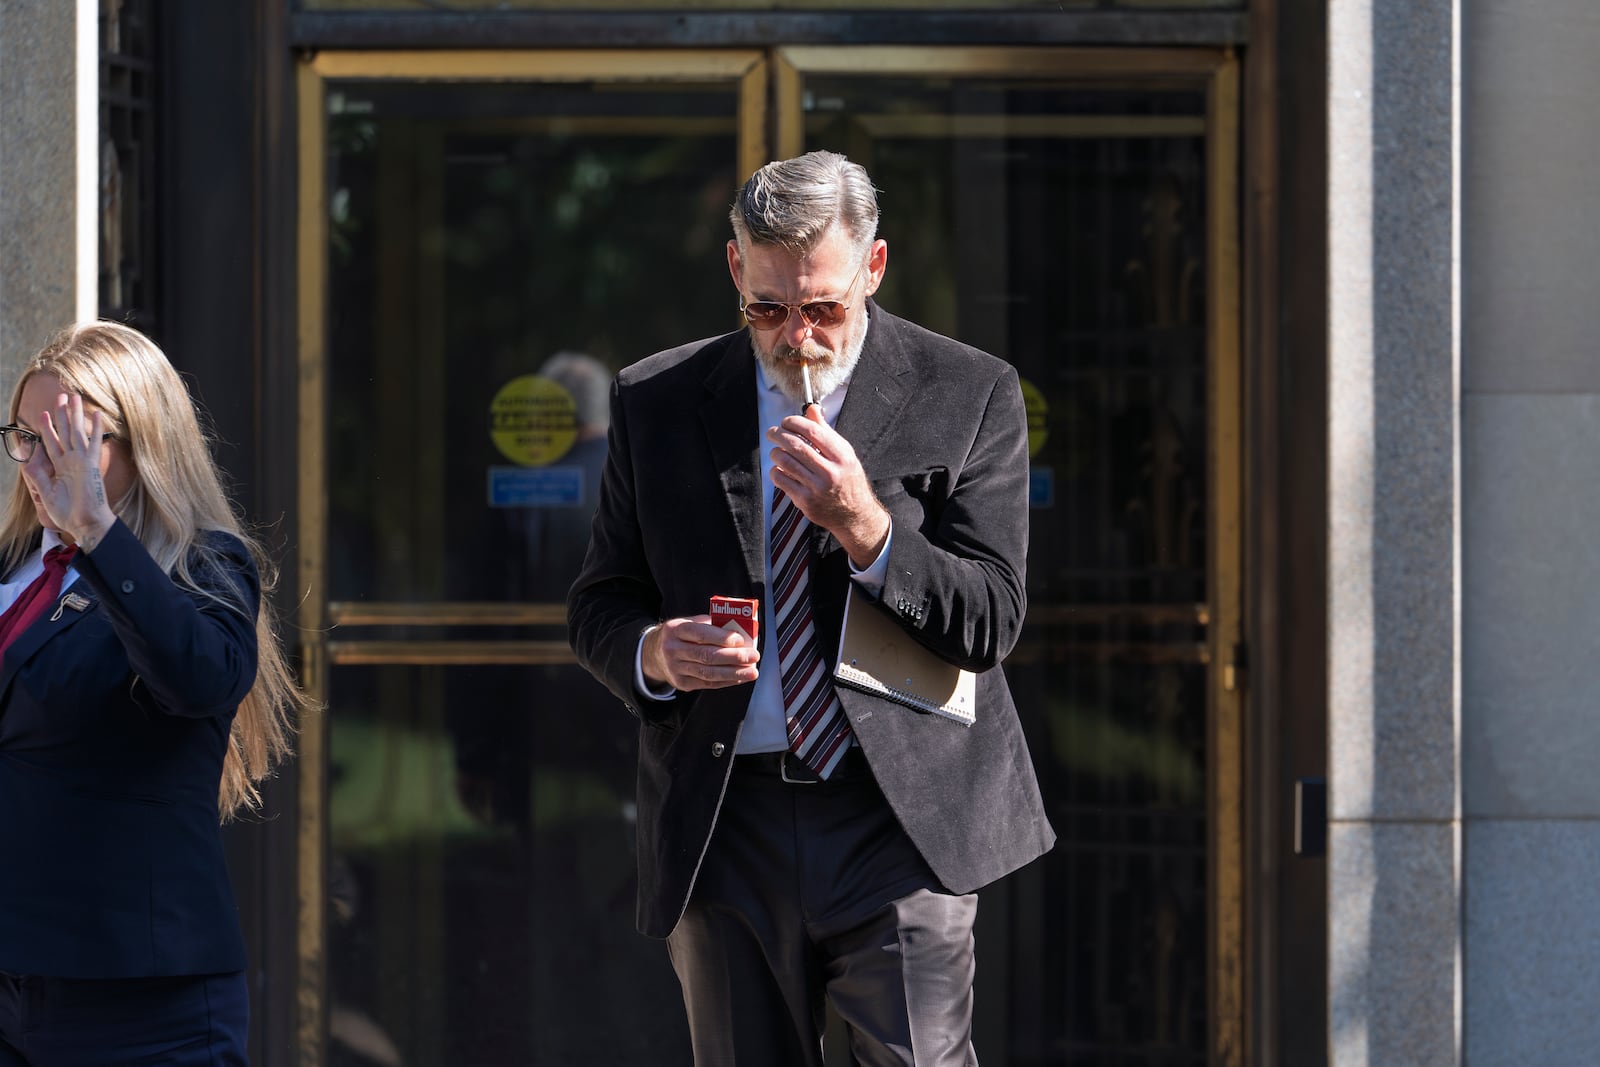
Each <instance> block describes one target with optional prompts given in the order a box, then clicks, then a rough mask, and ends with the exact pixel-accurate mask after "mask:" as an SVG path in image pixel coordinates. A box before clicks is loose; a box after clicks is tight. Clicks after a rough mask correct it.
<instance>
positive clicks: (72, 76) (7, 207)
mask: <svg viewBox="0 0 1600 1067" xmlns="http://www.w3.org/2000/svg"><path fill="white" fill-rule="evenodd" d="M98 21H99V5H98V3H97V2H96V0H0V101H4V102H5V121H4V122H0V249H3V250H4V255H0V367H3V369H4V371H5V372H6V373H5V377H6V378H7V379H8V380H9V377H10V372H11V371H12V370H13V369H14V368H15V367H16V366H17V365H18V363H19V362H20V361H21V360H22V359H25V358H26V357H27V356H29V355H32V354H33V352H34V351H36V350H37V349H38V348H39V346H40V345H41V344H42V343H43V342H44V341H45V340H46V339H47V338H48V337H49V336H50V334H51V333H52V332H54V331H55V330H56V329H58V328H60V327H61V326H64V325H66V324H67V323H69V322H71V321H73V320H75V319H79V318H87V317H91V316H93V314H94V312H95V308H96V304H97V292H96V290H97V276H96V275H97V270H98V261H97V249H96V227H97V225H98V216H99V212H98V210H97V208H96V203H97V200H98V188H97V187H98V160H99V153H98V152H97V150H96V141H97V138H98V132H99V70H100V61H99V51H98V38H97V26H98Z"/></svg>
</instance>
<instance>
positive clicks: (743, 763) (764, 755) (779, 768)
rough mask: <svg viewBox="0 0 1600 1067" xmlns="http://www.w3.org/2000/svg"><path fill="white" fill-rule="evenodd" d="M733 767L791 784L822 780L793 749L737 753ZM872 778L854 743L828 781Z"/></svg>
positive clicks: (859, 749)
mask: <svg viewBox="0 0 1600 1067" xmlns="http://www.w3.org/2000/svg"><path fill="white" fill-rule="evenodd" d="M733 766H734V769H735V770H738V771H741V772H743V773H746V774H759V775H764V776H766V777H768V778H779V779H782V780H783V781H785V782H788V783H789V784H790V785H817V784H819V783H820V782H822V781H823V779H821V778H818V777H817V776H816V773H815V772H814V771H812V770H811V768H810V767H807V766H806V765H805V764H804V763H802V762H801V761H800V757H798V756H796V755H795V754H794V753H793V752H787V751H785V752H749V753H746V754H744V755H742V756H735V757H734V761H733ZM871 777H872V768H871V767H869V766H867V757H866V755H865V754H864V753H863V752H862V751H861V746H860V745H851V746H850V747H849V748H847V749H845V752H844V756H843V757H842V758H841V759H840V760H839V765H838V766H837V767H835V768H834V769H833V773H832V774H830V775H828V777H827V781H829V782H852V781H858V780H860V779H862V778H871Z"/></svg>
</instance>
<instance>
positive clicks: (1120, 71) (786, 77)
mask: <svg viewBox="0 0 1600 1067" xmlns="http://www.w3.org/2000/svg"><path fill="white" fill-rule="evenodd" d="M808 74H831V75H851V76H857V77H870V76H872V75H883V76H896V75H933V76H942V77H952V78H959V77H1004V78H1017V79H1022V78H1048V79H1050V80H1052V81H1055V82H1062V81H1075V82H1082V83H1084V84H1085V85H1086V86H1103V85H1115V86H1129V87H1141V88H1152V89H1154V88H1166V89H1171V88H1186V89H1193V90H1197V91H1202V92H1204V93H1205V99H1206V113H1205V117H1204V120H1203V123H1194V125H1193V126H1185V125H1184V124H1185V123H1188V122H1193V120H1185V119H1181V118H1178V119H1172V118H1152V119H1147V120H1144V122H1145V125H1143V126H1141V127H1140V128H1139V129H1137V130H1134V131H1132V132H1134V133H1135V134H1137V135H1139V136H1152V135H1155V136H1159V135H1163V134H1166V135H1171V134H1190V135H1203V136H1204V137H1205V138H1206V189H1207V202H1206V227H1207V232H1206V257H1207V262H1206V270H1207V277H1208V279H1209V285H1208V287H1207V298H1206V299H1207V306H1206V321H1207V326H1206V362H1207V367H1206V371H1207V382H1208V383H1209V396H1208V400H1207V418H1208V422H1209V426H1210V436H1209V440H1208V442H1207V464H1208V468H1209V470H1208V474H1209V478H1208V482H1207V484H1208V486H1209V489H1210V492H1209V503H1208V526H1209V529H1208V531H1207V532H1208V537H1207V544H1208V546H1209V559H1208V560H1207V581H1208V583H1209V589H1208V591H1207V592H1208V600H1209V603H1208V604H1206V605H1204V606H1202V607H1201V609H1200V610H1201V612H1202V614H1203V615H1205V616H1207V617H1208V618H1207V620H1206V621H1207V622H1208V624H1209V626H1208V630H1207V642H1206V647H1205V649H1204V656H1205V661H1206V662H1207V663H1208V664H1209V665H1210V672H1209V679H1208V683H1207V684H1208V699H1207V714H1208V722H1207V731H1206V733H1207V746H1206V752H1207V755H1206V772H1207V773H1206V778H1207V798H1206V807H1207V826H1208V828H1209V840H1208V848H1207V857H1208V859H1207V867H1208V870H1207V883H1208V884H1207V894H1208V897H1209V902H1210V909H1209V913H1208V914H1209V917H1210V920H1211V926H1210V930H1209V938H1208V944H1207V964H1208V966H1207V971H1208V977H1207V985H1208V993H1209V999H1210V1020H1211V1023H1210V1029H1211V1033H1210V1046H1211V1047H1210V1059H1211V1062H1212V1063H1213V1064H1216V1065H1218V1067H1239V1065H1241V1064H1243V1063H1244V1062H1245V1054H1246V1034H1247V1030H1246V1022H1247V1020H1246V1003H1245V899H1244V886H1245V877H1244V874H1245V871H1244V863H1245V856H1244V774H1245V767H1244V715H1245V705H1244V673H1243V666H1244V653H1243V650H1244V647H1245V645H1244V642H1245V636H1244V619H1243V599H1242V598H1243V588H1244V583H1243V567H1244V555H1243V548H1244V545H1243V536H1244V523H1243V520H1244V514H1243V507H1244V486H1243V479H1244V455H1243V436H1242V431H1243V411H1244V393H1243V351H1242V347H1241V320H1240V316H1241V314H1242V310H1241V303H1240V299H1241V298H1240V286H1241V284H1242V283H1241V271H1240V260H1239V249H1240V243H1239V226H1240V220H1239V206H1238V189H1239V118H1240V115H1239V62H1238V59H1237V57H1236V56H1235V55H1234V54H1233V52H1232V50H1231V49H1199V48H1181V49H1180V48H1150V49H1112V48H998V47H971V48H968V47H959V46H955V47H900V46H869V47H860V48H850V47H838V48H835V47H828V48H821V47H809V46H807V47H789V48H780V49H778V50H777V52H776V54H775V56H774V59H773V63H772V78H773V99H774V101H775V107H776V112H777V113H776V115H775V122H774V129H775V131H776V135H775V141H776V144H777V150H778V155H779V156H780V157H788V156H794V155H798V154H799V153H800V152H802V151H803V150H804V145H805V140H804V134H805V131H804V128H803V123H804V111H803V107H802V102H803V91H804V81H805V77H806V75H808ZM1032 121H1034V122H1037V121H1038V120H1032ZM1117 121H1118V122H1119V123H1120V127H1119V128H1121V132H1122V133H1123V135H1127V134H1128V133H1129V132H1130V131H1129V130H1127V129H1126V128H1125V127H1126V125H1127V120H1117ZM951 132H961V131H960V128H959V124H957V125H956V126H953V127H952V131H951ZM1054 132H1056V133H1057V134H1077V135H1080V136H1100V135H1104V133H1106V132H1107V131H1106V130H1105V128H1104V127H1103V126H1102V125H1101V124H1100V122H1099V120H1097V119H1080V120H1076V122H1075V123H1074V120H1072V119H1070V118H1066V117H1064V118H1063V119H1062V120H1061V125H1060V126H1059V128H1057V129H1056V130H1055V131H1054ZM1029 614H1030V621H1037V620H1036V619H1035V618H1034V615H1035V612H1033V611H1032V610H1030V613H1029Z"/></svg>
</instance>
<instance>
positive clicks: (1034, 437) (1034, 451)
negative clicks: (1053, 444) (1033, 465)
mask: <svg viewBox="0 0 1600 1067" xmlns="http://www.w3.org/2000/svg"><path fill="white" fill-rule="evenodd" d="M1021 381H1022V407H1023V410H1025V411H1026V412H1027V413H1028V458H1029V459H1032V458H1033V457H1034V456H1037V455H1038V454H1039V449H1041V448H1043V447H1044V443H1045V440H1046V439H1047V438H1048V437H1049V436H1050V403H1049V401H1047V400H1045V398H1044V394H1043V393H1041V392H1040V391H1039V387H1038V386H1036V385H1034V384H1033V383H1032V382H1030V381H1028V379H1026V378H1023V379H1022V380H1021Z"/></svg>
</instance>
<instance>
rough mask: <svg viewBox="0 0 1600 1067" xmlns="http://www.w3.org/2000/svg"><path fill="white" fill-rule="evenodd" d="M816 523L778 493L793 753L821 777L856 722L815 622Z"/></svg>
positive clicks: (775, 513)
mask: <svg viewBox="0 0 1600 1067" xmlns="http://www.w3.org/2000/svg"><path fill="white" fill-rule="evenodd" d="M810 528H811V520H809V519H807V518H806V517H805V516H804V515H802V514H800V509H799V508H797V507H795V506H794V503H793V502H792V501H791V500H790V499H789V497H788V495H787V494H786V493H784V491H783V490H782V489H774V490H773V491H772V596H773V602H772V603H773V615H774V617H775V618H776V620H777V624H778V633H777V639H778V674H779V677H780V679H781V680H782V682H783V711H784V717H785V719H786V720H787V721H788V727H789V749H790V751H792V752H793V753H794V754H795V755H796V756H798V757H799V758H800V761H801V762H802V763H804V764H805V765H806V766H807V767H809V768H811V770H812V771H814V772H815V773H816V775H817V777H819V778H826V777H828V775H830V774H832V773H833V769H834V768H835V767H837V766H838V765H839V760H840V759H842V758H843V757H844V753H845V749H846V748H847V747H849V742H850V721H849V720H848V719H846V718H845V715H844V708H843V707H841V706H840V704H839V697H838V696H837V695H836V694H835V693H834V691H833V679H832V678H831V677H829V675H828V668H827V664H825V663H824V662H823V660H822V654H821V653H820V652H819V651H818V649H817V628H816V626H815V624H813V622H812V621H811V574H810V572H811V551H810V548H809V547H808V544H807V543H808V542H809V541H810V537H809V536H808V535H807V531H809V530H810Z"/></svg>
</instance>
